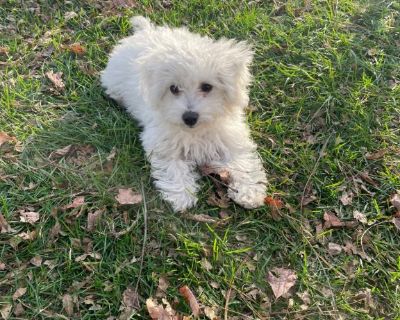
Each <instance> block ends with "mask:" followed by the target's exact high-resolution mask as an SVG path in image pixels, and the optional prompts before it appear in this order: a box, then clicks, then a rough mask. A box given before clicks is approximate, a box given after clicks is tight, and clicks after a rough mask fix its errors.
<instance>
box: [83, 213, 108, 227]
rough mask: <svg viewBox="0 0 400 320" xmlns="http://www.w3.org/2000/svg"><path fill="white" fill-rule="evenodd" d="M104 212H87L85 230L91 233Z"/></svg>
mask: <svg viewBox="0 0 400 320" xmlns="http://www.w3.org/2000/svg"><path fill="white" fill-rule="evenodd" d="M103 212H104V210H96V211H95V212H89V213H88V217H87V228H86V229H87V230H88V231H93V230H94V229H95V227H96V225H97V224H98V223H99V221H100V219H101V216H102V214H103Z"/></svg>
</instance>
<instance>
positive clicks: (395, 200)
mask: <svg viewBox="0 0 400 320" xmlns="http://www.w3.org/2000/svg"><path fill="white" fill-rule="evenodd" d="M390 203H391V204H392V206H393V207H395V209H396V210H398V211H400V194H398V193H395V194H392V196H391V197H390Z"/></svg>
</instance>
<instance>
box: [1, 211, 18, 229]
mask: <svg viewBox="0 0 400 320" xmlns="http://www.w3.org/2000/svg"><path fill="white" fill-rule="evenodd" d="M13 231H15V230H14V229H12V228H11V227H10V225H9V224H8V222H7V220H6V218H4V216H3V215H2V214H1V213H0V233H7V232H13Z"/></svg>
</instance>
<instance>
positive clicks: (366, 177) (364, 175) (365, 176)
mask: <svg viewBox="0 0 400 320" xmlns="http://www.w3.org/2000/svg"><path fill="white" fill-rule="evenodd" d="M359 176H360V178H361V179H362V180H364V181H365V182H367V183H369V184H370V185H373V186H374V187H378V186H379V184H378V183H377V182H376V181H375V180H374V179H372V178H371V177H370V176H369V174H368V172H366V171H364V172H360V174H359Z"/></svg>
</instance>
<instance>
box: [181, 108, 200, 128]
mask: <svg viewBox="0 0 400 320" xmlns="http://www.w3.org/2000/svg"><path fill="white" fill-rule="evenodd" d="M198 119H199V114H198V113H197V112H193V111H186V112H185V113H184V114H183V115H182V120H183V122H184V123H185V124H186V125H187V126H188V127H193V126H194V125H195V124H196V123H197V120H198Z"/></svg>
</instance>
